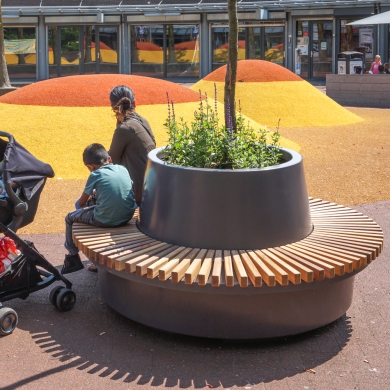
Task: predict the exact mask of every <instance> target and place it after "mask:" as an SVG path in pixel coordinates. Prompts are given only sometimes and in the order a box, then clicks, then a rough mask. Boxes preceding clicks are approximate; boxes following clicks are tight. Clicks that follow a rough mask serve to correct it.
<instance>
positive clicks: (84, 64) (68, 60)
mask: <svg viewBox="0 0 390 390" xmlns="http://www.w3.org/2000/svg"><path fill="white" fill-rule="evenodd" d="M48 34H49V47H48V59H49V74H50V77H59V76H69V75H75V74H94V73H118V72H119V67H118V50H117V48H118V28H117V27H116V26H113V27H110V26H104V27H98V26H94V25H85V26H69V27H68V26H66V27H59V26H49V27H48Z"/></svg>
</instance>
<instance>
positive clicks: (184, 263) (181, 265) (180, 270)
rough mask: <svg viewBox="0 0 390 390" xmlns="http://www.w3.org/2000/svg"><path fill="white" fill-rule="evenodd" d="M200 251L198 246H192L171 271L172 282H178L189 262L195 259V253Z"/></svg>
mask: <svg viewBox="0 0 390 390" xmlns="http://www.w3.org/2000/svg"><path fill="white" fill-rule="evenodd" d="M199 252H200V249H199V248H194V249H193V250H192V251H191V252H190V253H189V254H188V255H187V256H186V257H185V258H184V259H183V260H181V261H180V263H179V264H178V265H177V266H176V267H175V269H174V270H173V271H172V282H173V283H179V282H180V281H181V280H182V279H183V278H184V274H185V273H186V271H187V269H188V267H189V266H190V264H191V262H192V261H193V260H194V259H195V257H196V255H197V254H198V253H199Z"/></svg>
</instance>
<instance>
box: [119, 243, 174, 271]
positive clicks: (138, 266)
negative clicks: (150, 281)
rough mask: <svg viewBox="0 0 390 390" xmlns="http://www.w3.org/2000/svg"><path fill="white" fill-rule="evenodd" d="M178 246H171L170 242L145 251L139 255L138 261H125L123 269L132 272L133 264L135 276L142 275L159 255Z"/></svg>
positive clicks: (165, 253)
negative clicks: (130, 262)
mask: <svg viewBox="0 0 390 390" xmlns="http://www.w3.org/2000/svg"><path fill="white" fill-rule="evenodd" d="M176 248H178V247H177V246H173V245H171V244H166V245H163V246H162V247H160V248H157V249H155V250H154V251H152V252H150V253H147V254H145V255H141V256H140V258H139V260H140V261H139V262H138V261H134V263H133V264H129V263H126V264H125V271H126V272H127V273H132V272H134V265H135V272H136V274H137V276H143V275H146V272H147V269H148V267H149V266H150V265H151V264H153V263H154V262H156V261H157V260H159V259H160V258H161V257H164V256H166V255H167V254H168V253H170V252H172V250H175V249H176ZM134 260H138V258H135V259H134Z"/></svg>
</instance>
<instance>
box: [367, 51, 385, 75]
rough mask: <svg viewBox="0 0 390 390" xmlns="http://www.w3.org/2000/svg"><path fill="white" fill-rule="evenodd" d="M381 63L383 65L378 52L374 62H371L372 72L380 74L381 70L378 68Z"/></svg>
mask: <svg viewBox="0 0 390 390" xmlns="http://www.w3.org/2000/svg"><path fill="white" fill-rule="evenodd" d="M379 65H382V62H381V56H380V55H379V54H377V55H376V56H375V60H374V62H373V63H372V64H371V69H370V71H371V72H372V74H378V73H379V70H378V67H379Z"/></svg>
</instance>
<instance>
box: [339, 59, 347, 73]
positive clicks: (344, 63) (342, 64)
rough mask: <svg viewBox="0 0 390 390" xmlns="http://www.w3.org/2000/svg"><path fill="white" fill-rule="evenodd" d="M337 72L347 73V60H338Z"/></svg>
mask: <svg viewBox="0 0 390 390" xmlns="http://www.w3.org/2000/svg"><path fill="white" fill-rule="evenodd" d="M337 74H347V61H337Z"/></svg>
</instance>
